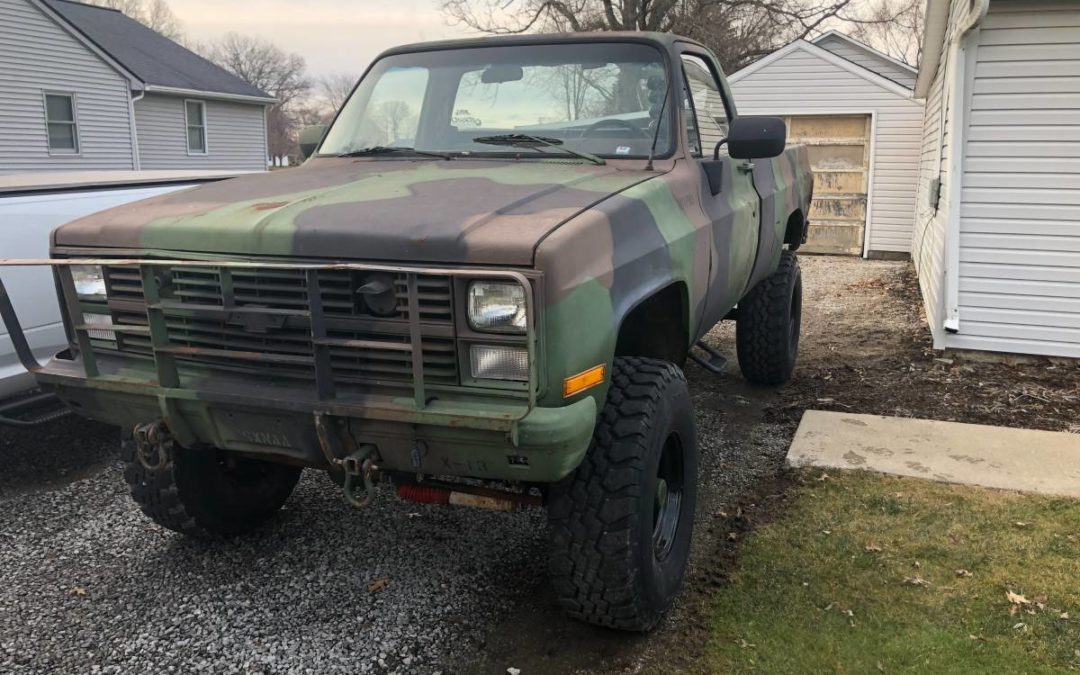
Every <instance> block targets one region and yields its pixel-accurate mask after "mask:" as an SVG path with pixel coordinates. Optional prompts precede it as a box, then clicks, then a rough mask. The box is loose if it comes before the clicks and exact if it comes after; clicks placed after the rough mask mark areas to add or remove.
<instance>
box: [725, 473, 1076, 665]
mask: <svg viewBox="0 0 1080 675" xmlns="http://www.w3.org/2000/svg"><path fill="white" fill-rule="evenodd" d="M799 476H800V479H799V481H798V482H797V485H796V486H795V487H794V488H792V489H793V494H794V499H793V500H791V501H790V506H789V508H788V509H786V510H785V511H784V512H783V513H781V514H780V515H779V518H778V519H777V520H774V521H773V522H770V523H767V524H764V525H761V526H759V527H758V528H757V529H755V530H754V531H753V533H751V534H750V535H749V536H748V537H747V539H746V541H745V543H744V545H743V548H742V550H741V552H740V554H739V562H738V566H737V569H736V570H735V571H734V572H733V574H732V578H731V584H730V585H729V586H727V587H726V588H724V589H723V590H721V591H720V592H719V593H717V594H716V595H715V596H714V600H715V603H716V604H715V608H714V609H715V612H714V614H713V616H712V621H713V628H714V631H713V637H712V643H711V644H710V645H709V648H708V656H707V660H706V662H705V664H704V665H705V666H706V669H707V670H709V671H711V672H719V673H727V672H738V673H743V672H766V673H824V672H829V673H832V672H837V673H878V672H883V673H897V672H917V673H990V672H993V673H1050V672H1055V673H1057V672H1062V671H1070V670H1073V671H1080V502H1077V501H1073V500H1068V499H1057V498H1050V497H1038V496H1031V495H1022V494H1017V493H1012V492H1003V491H995V490H983V489H978V488H970V487H960V486H953V485H943V484H939V483H932V482H927V481H920V480H915V479H901V478H892V477H883V476H878V475H873V474H866V473H861V472H851V473H846V472H837V473H833V474H829V476H828V477H827V478H824V479H822V478H821V476H822V474H821V472H820V471H815V472H804V473H801V474H799ZM1010 593H1012V594H1015V595H1013V596H1010V595H1008V594H1010Z"/></svg>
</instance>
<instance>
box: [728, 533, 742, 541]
mask: <svg viewBox="0 0 1080 675" xmlns="http://www.w3.org/2000/svg"><path fill="white" fill-rule="evenodd" d="M727 538H728V541H735V540H736V539H738V538H739V535H737V534H735V533H734V532H728V533H727Z"/></svg>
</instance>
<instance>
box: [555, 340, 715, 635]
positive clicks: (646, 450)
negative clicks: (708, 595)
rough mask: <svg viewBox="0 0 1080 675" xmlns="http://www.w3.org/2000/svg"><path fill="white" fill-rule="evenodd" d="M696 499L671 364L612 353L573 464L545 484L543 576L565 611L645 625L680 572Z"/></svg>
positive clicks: (686, 418) (686, 409) (682, 391)
mask: <svg viewBox="0 0 1080 675" xmlns="http://www.w3.org/2000/svg"><path fill="white" fill-rule="evenodd" d="M696 503H697V441H696V438H695V432H694V417H693V409H692V407H691V404H690V395H689V391H688V390H687V386H686V379H685V378H684V377H683V374H682V371H681V370H679V368H678V367H677V366H675V365H674V364H671V363H668V362H666V361H658V360H655V359H644V358H632V357H618V358H616V359H615V363H614V367H613V368H612V378H611V386H610V389H609V390H608V396H607V402H606V403H605V405H604V408H603V410H602V411H601V413H600V417H599V419H598V421H597V425H596V431H595V432H594V434H593V442H592V445H591V446H590V448H589V451H588V453H587V454H586V456H585V459H584V461H582V463H581V465H580V466H579V467H578V468H577V469H576V470H575V471H574V472H573V473H572V474H570V475H569V476H568V477H567V478H565V479H564V480H562V481H560V482H559V483H557V484H555V485H553V486H552V488H551V490H550V492H549V495H548V514H549V519H550V523H551V575H552V582H553V584H554V586H555V592H556V595H557V596H558V602H559V604H560V606H562V607H563V609H565V610H566V611H567V612H568V613H569V614H570V615H571V616H573V617H575V618H577V619H580V620H582V621H587V622H589V623H593V624H597V625H601V626H608V627H611V628H618V629H622V630H632V631H646V630H649V629H651V628H652V627H654V626H655V625H656V623H657V622H658V621H659V620H660V618H661V616H663V613H664V612H665V611H666V610H667V609H668V608H669V607H670V606H671V603H672V601H673V600H674V599H675V595H676V594H677V593H678V590H679V587H680V586H681V585H682V580H683V576H684V575H685V573H686V563H687V561H688V559H689V556H690V540H691V538H692V535H693V527H694V509H695V507H696Z"/></svg>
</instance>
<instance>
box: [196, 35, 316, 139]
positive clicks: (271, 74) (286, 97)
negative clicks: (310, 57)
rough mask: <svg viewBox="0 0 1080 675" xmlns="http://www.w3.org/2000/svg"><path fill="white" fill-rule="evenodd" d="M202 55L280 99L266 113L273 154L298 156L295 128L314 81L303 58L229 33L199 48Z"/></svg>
mask: <svg viewBox="0 0 1080 675" xmlns="http://www.w3.org/2000/svg"><path fill="white" fill-rule="evenodd" d="M200 51H201V52H202V53H203V56H205V57H206V58H208V59H210V60H211V61H213V62H214V63H216V64H217V65H219V66H221V67H222V68H224V69H225V70H227V71H229V72H230V73H232V74H233V75H236V76H237V77H239V78H240V79H242V80H244V81H246V82H248V83H250V84H252V85H254V86H256V87H258V88H259V89H262V90H263V91H265V92H266V93H268V94H270V95H271V96H273V97H274V98H276V99H277V103H275V104H274V105H272V106H270V108H269V109H268V110H267V114H266V127H267V145H268V146H269V148H268V149H269V152H270V155H271V156H273V157H279V156H282V155H290V156H293V157H296V156H297V154H298V153H297V145H296V127H297V125H298V124H299V123H300V121H301V117H302V115H301V111H302V110H303V109H304V106H305V98H306V97H307V95H308V94H309V93H310V92H311V78H309V77H308V76H307V73H306V72H305V69H306V64H305V63H304V58H303V57H302V56H300V55H299V54H292V53H289V52H286V51H285V50H283V49H281V48H280V47H278V46H277V45H275V44H274V43H272V42H270V41H268V40H264V39H262V38H256V37H251V36H248V35H240V34H238V33H228V34H226V35H225V37H223V38H221V39H220V40H219V41H217V42H214V43H211V44H209V45H203V46H200Z"/></svg>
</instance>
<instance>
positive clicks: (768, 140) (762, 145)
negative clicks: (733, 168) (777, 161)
mask: <svg viewBox="0 0 1080 675" xmlns="http://www.w3.org/2000/svg"><path fill="white" fill-rule="evenodd" d="M727 144H728V154H729V155H731V156H732V157H734V158H735V159H766V158H768V157H776V156H777V155H779V154H780V153H782V152H783V151H784V146H785V145H786V144H787V127H786V126H784V120H782V119H780V118H779V117H736V118H735V119H733V120H731V126H730V127H729V128H728V137H727Z"/></svg>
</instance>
